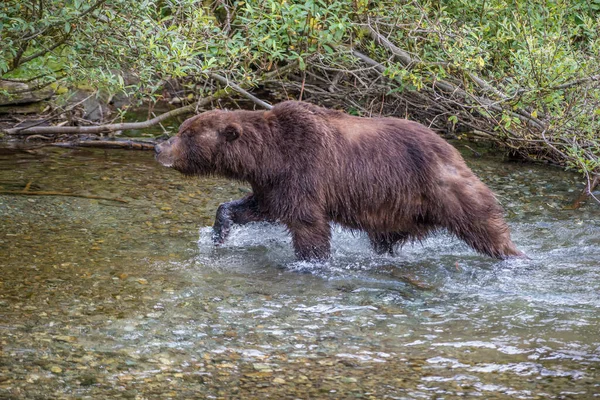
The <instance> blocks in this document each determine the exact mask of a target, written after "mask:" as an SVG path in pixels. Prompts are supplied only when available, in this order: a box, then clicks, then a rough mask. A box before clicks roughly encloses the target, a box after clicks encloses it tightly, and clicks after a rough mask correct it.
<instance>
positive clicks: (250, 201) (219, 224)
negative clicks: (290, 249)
mask: <svg viewBox="0 0 600 400" xmlns="http://www.w3.org/2000/svg"><path fill="white" fill-rule="evenodd" d="M266 220H268V218H267V216H265V215H263V214H262V213H261V212H260V210H259V207H258V204H257V202H256V199H255V198H254V196H252V195H248V196H246V197H244V198H243V199H240V200H234V201H230V202H227V203H223V204H221V205H220V206H219V208H218V209H217V215H216V217H215V224H214V225H213V235H212V238H213V242H214V243H215V244H223V242H225V239H227V236H229V232H230V231H231V227H232V226H233V224H239V225H244V224H247V223H249V222H259V221H266Z"/></svg>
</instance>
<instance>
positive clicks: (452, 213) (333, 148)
mask: <svg viewBox="0 0 600 400" xmlns="http://www.w3.org/2000/svg"><path fill="white" fill-rule="evenodd" d="M161 153H162V155H161ZM161 157H162V158H161ZM157 159H158V160H159V161H161V162H162V163H163V164H165V165H169V164H172V167H173V168H175V169H176V170H178V171H180V172H182V173H184V174H187V175H209V174H214V175H219V176H223V177H227V178H230V179H237V180H243V181H247V182H249V183H250V185H251V186H252V195H250V196H247V197H246V198H244V199H241V200H237V201H236V202H230V203H225V204H224V205H222V206H221V207H219V210H218V212H217V220H216V222H215V236H214V238H215V241H216V242H217V243H219V242H222V241H223V240H225V238H226V236H227V233H228V229H229V227H230V226H231V224H232V223H240V224H244V223H247V222H251V221H263V220H266V221H280V222H282V223H283V224H285V225H286V226H287V227H288V229H289V231H290V233H291V234H292V239H293V243H294V248H295V251H296V254H297V256H298V257H299V258H301V259H325V258H327V257H328V256H329V252H330V247H329V246H330V245H329V243H330V238H331V231H330V225H329V224H330V222H335V223H338V224H340V225H342V226H344V227H347V228H350V229H353V230H359V231H364V232H366V233H367V235H368V237H369V239H370V241H371V244H372V246H373V248H374V249H375V251H377V252H379V253H384V252H389V253H392V252H393V250H394V248H395V247H396V246H398V245H401V244H403V243H405V242H407V241H410V240H415V239H417V240H420V239H423V238H425V237H427V236H428V235H429V234H431V233H433V232H436V231H438V230H440V229H447V230H448V231H449V232H451V233H453V234H455V235H456V236H457V237H459V238H460V239H462V240H464V241H465V242H466V243H467V244H469V245H470V246H471V247H472V248H474V249H475V250H477V251H478V252H480V253H483V254H487V255H489V256H492V257H496V258H506V257H509V256H521V255H522V253H521V252H520V251H519V250H517V249H516V247H515V246H514V244H513V243H512V241H511V239H510V234H509V229H508V226H507V225H506V223H505V222H504V219H503V217H502V208H501V207H500V206H499V205H498V203H497V201H496V199H495V197H494V195H493V193H492V192H491V191H490V190H489V189H488V188H487V187H486V186H485V185H484V184H483V183H482V182H481V181H480V180H479V179H478V178H477V177H476V176H475V175H474V174H473V173H472V171H471V170H470V169H469V168H468V167H467V166H466V164H465V163H464V160H463V159H462V157H461V156H460V154H459V153H458V152H457V151H456V149H454V148H453V147H452V146H451V145H449V144H448V143H447V142H445V141H444V140H443V139H441V138H440V137H439V136H438V135H436V134H435V133H434V132H433V131H431V130H430V129H428V128H426V127H425V126H423V125H420V124H418V123H416V122H411V121H408V120H403V119H396V118H371V119H368V118H358V117H353V116H349V115H347V114H344V113H341V112H338V111H333V110H328V109H324V108H321V107H317V106H315V105H312V104H308V103H303V102H294V101H288V102H284V103H280V104H278V105H276V106H275V107H274V108H273V109H272V110H271V111H264V112H263V111H219V110H216V111H209V112H206V113H203V114H200V115H197V116H195V117H192V118H190V119H188V120H186V121H185V122H184V123H183V124H182V126H181V128H180V133H179V134H178V136H177V137H176V138H175V139H172V142H171V143H169V144H166V145H164V146H163V147H162V148H161V147H157Z"/></svg>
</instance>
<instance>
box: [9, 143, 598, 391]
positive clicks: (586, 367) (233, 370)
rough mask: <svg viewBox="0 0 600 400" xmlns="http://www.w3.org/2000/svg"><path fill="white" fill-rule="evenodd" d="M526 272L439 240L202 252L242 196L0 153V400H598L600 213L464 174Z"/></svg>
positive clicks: (533, 169)
mask: <svg viewBox="0 0 600 400" xmlns="http://www.w3.org/2000/svg"><path fill="white" fill-rule="evenodd" d="M469 163H470V164H471V165H472V166H473V168H474V169H475V170H476V172H477V173H478V174H479V176H481V177H482V179H483V180H484V181H485V182H486V183H488V184H489V185H490V186H491V187H492V188H493V189H494V190H495V192H496V193H497V194H498V196H499V199H500V200H501V202H502V203H503V205H504V206H505V208H506V210H507V215H508V220H509V224H510V226H511V228H512V230H513V238H514V241H515V242H516V243H517V244H518V246H519V248H520V249H522V250H523V251H525V252H526V253H527V254H528V255H529V256H530V257H531V259H530V260H509V261H497V260H492V259H489V258H485V257H482V256H479V255H477V254H474V253H473V252H472V251H471V250H470V249H469V248H467V246H466V245H464V244H463V243H462V242H460V241H457V240H455V239H453V238H451V237H449V236H446V235H440V236H437V237H434V238H431V239H429V240H427V241H425V242H423V243H421V244H416V245H407V246H406V247H405V248H404V249H403V251H402V252H401V254H400V255H398V256H396V257H389V256H378V255H375V254H373V253H372V252H371V250H370V249H369V247H368V241H367V240H366V238H364V237H362V236H360V235H352V234H351V233H348V232H345V231H343V230H341V229H339V228H335V229H334V235H333V244H332V249H333V257H332V259H331V260H330V261H329V262H327V263H324V264H318V265H317V264H310V263H304V262H298V261H296V260H295V259H294V257H293V251H292V249H291V245H290V239H289V237H288V235H287V233H286V231H285V229H283V228H282V227H280V226H273V225H264V224H255V225H249V226H245V227H237V228H235V229H234V231H233V233H232V236H231V239H230V240H229V241H228V242H227V243H226V245H224V246H223V247H220V248H215V247H214V246H213V245H212V244H211V242H210V228H208V226H210V225H211V224H212V218H213V215H214V212H215V210H216V207H217V205H218V204H219V203H220V202H222V201H228V200H231V199H234V198H237V197H240V196H242V195H243V193H242V192H243V190H244V185H243V184H241V183H236V182H228V181H223V180H218V179H186V178H183V177H181V176H180V175H178V174H177V173H176V172H173V171H170V170H168V169H165V168H161V167H160V166H158V165H157V164H155V162H154V161H153V159H152V155H151V154H149V153H135V152H120V151H110V152H103V151H89V150H85V151H82V150H67V151H65V150H57V149H38V150H33V151H29V152H15V151H12V150H7V149H4V150H3V151H1V152H0V190H2V191H16V190H23V189H24V188H25V187H27V188H28V190H29V191H56V192H73V193H78V194H87V195H95V196H102V197H106V198H122V199H125V200H127V201H128V203H126V204H124V203H119V202H114V201H110V200H98V199H87V198H76V197H65V196H44V197H42V196H39V197H38V196H25V195H19V196H14V195H0V254H1V256H0V268H1V271H2V273H1V275H0V398H80V397H81V398H85V397H88V398H111V397H115V398H122V397H125V398H140V399H142V398H323V397H331V398H354V397H364V398H398V399H413V398H423V399H429V398H431V399H433V398H456V397H480V398H485V399H490V398H523V399H530V398H582V399H587V398H595V397H598V396H599V393H600V374H599V372H598V369H599V367H600V335H599V334H598V332H599V331H600V312H599V311H600V268H599V265H600V251H599V248H600V207H599V206H598V205H597V204H593V203H590V204H587V205H585V206H584V207H583V208H582V209H580V210H575V211H574V210H565V209H563V207H564V206H565V205H567V204H568V203H569V201H570V200H572V199H573V198H574V197H576V195H577V193H578V191H579V190H580V189H581V184H579V183H578V179H577V177H576V176H574V175H570V174H566V173H562V172H560V171H557V170H556V169H546V168H542V167H539V166H530V165H516V164H507V163H501V162H499V161H495V160H491V159H484V160H481V159H478V160H475V159H473V160H469Z"/></svg>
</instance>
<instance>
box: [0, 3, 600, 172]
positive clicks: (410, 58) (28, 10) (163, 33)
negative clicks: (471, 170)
mask: <svg viewBox="0 0 600 400" xmlns="http://www.w3.org/2000/svg"><path fill="white" fill-rule="evenodd" d="M599 32H600V0H581V1H575V2H573V1H571V0H552V1H547V0H528V1H522V0H515V1H514V2H510V3H507V2H505V1H501V0H448V1H444V2H440V1H433V0H421V1H408V0H401V1H391V0H388V1H386V0H383V1H372V0H371V1H370V0H342V1H327V0H308V1H299V0H260V1H259V0H247V1H238V0H212V1H206V0H205V1H198V0H145V1H140V2H133V1H127V0H96V1H84V0H66V1H57V0H39V1H36V2H22V1H18V0H7V1H4V2H3V3H2V5H0V43H2V47H1V48H0V77H1V78H2V79H3V80H17V81H27V82H28V83H30V84H32V86H33V87H34V88H36V87H41V86H47V85H51V87H54V88H59V87H72V86H79V87H81V86H85V87H88V88H94V89H100V90H102V91H105V92H106V91H108V92H126V93H127V94H129V95H130V96H133V97H135V98H137V99H139V100H145V101H148V100H150V101H154V100H157V99H160V98H162V97H165V96H167V95H168V96H171V97H172V96H178V97H179V98H181V99H183V101H186V100H187V101H193V99H196V98H198V97H203V96H206V95H208V94H210V93H213V92H214V90H215V89H216V87H217V86H218V85H220V83H217V82H215V81H214V80H213V79H211V78H210V73H216V74H219V75H221V76H225V77H227V78H228V79H230V80H232V81H234V82H237V83H238V84H240V85H243V86H244V87H246V88H252V87H259V86H260V87H261V90H263V89H267V90H269V91H270V93H271V96H273V98H286V97H295V98H297V97H299V96H302V97H303V98H308V99H309V100H311V101H315V102H321V103H325V104H327V105H330V106H337V107H343V108H345V109H347V110H349V111H350V112H355V113H359V114H377V113H386V114H395V115H399V116H404V115H408V116H409V117H411V118H415V119H419V120H421V121H423V122H427V123H429V124H431V125H432V126H433V127H434V128H436V129H438V130H440V131H446V132H449V133H451V134H454V135H458V136H459V137H460V136H461V135H463V134H464V132H468V133H469V134H474V135H478V136H485V137H486V138H488V139H490V140H493V141H495V142H498V143H501V144H503V145H504V146H505V147H507V148H509V149H511V150H512V152H513V153H515V154H520V155H521V156H524V157H526V158H529V159H537V160H546V161H551V162H556V163H560V164H563V165H566V166H568V167H571V168H575V169H577V170H579V171H581V172H583V173H585V174H586V176H588V178H589V174H590V173H592V174H598V173H599V172H600V159H599V158H600V157H599V154H600V85H599V84H600V57H598V55H599V54H600V33H599ZM286 65H293V66H294V68H293V69H291V71H289V73H288V74H287V75H285V76H284V75H281V76H279V77H278V78H277V79H273V75H272V74H271V75H268V76H269V77H268V78H265V73H267V72H269V71H274V70H277V69H278V68H282V67H283V66H286ZM66 95H68V93H67V94H66Z"/></svg>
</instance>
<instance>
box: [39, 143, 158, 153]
mask: <svg viewBox="0 0 600 400" xmlns="http://www.w3.org/2000/svg"><path fill="white" fill-rule="evenodd" d="M155 145H156V142H154V141H133V140H81V141H75V142H57V143H48V144H46V145H45V146H53V147H67V148H75V147H88V148H89V147H92V148H98V149H126V150H150V151H152V150H154V146H155Z"/></svg>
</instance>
